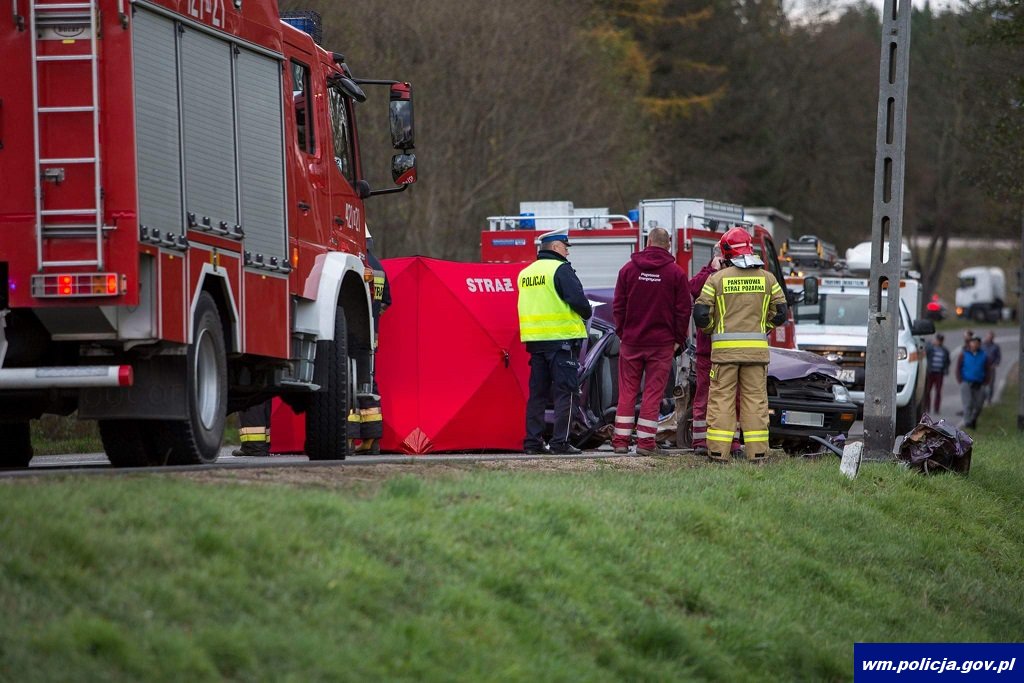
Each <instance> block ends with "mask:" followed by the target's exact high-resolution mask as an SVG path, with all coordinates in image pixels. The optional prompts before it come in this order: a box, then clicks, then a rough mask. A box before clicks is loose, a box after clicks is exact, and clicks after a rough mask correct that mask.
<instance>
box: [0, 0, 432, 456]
mask: <svg viewBox="0 0 1024 683" xmlns="http://www.w3.org/2000/svg"><path fill="white" fill-rule="evenodd" d="M282 19H285V20H287V21H288V22H291V23H295V24H300V25H302V26H304V27H305V28H307V29H308V32H307V31H303V30H299V29H298V28H296V27H295V26H293V25H291V24H290V23H286V22H285V21H283V20H282ZM311 33H312V34H318V33H319V17H318V16H317V15H315V13H309V12H305V13H297V14H296V15H294V16H287V15H286V16H284V17H282V16H281V14H280V13H279V11H278V4H277V1H276V0H245V2H244V3H243V2H242V0H234V2H225V1H224V0H213V1H212V2H211V1H210V0H206V1H201V0H134V1H133V0H72V1H70V2H69V1H68V0H64V1H63V2H61V1H57V2H53V1H43V0H13V16H11V15H8V18H7V20H5V21H4V22H3V23H0V64H2V65H3V78H2V79H0V102H2V106H0V178H3V191H2V193H0V279H2V280H3V281H4V282H5V283H6V284H5V286H4V287H3V288H2V291H0V443H3V444H4V447H3V449H2V451H0V466H24V465H27V464H28V462H29V460H30V459H31V454H32V450H31V443H30V439H29V427H28V425H29V420H31V419H34V418H37V417H39V416H40V415H41V414H43V413H57V414H70V413H72V412H73V411H75V410H77V411H78V416H79V417H80V418H84V419H95V420H98V421H99V430H100V434H101V436H102V439H103V445H104V448H105V449H106V451H107V455H108V456H109V458H110V460H111V462H112V463H113V464H115V465H159V464H182V463H200V462H209V461H212V460H214V459H215V458H216V457H217V453H218V450H219V447H220V443H221V438H222V433H223V429H224V424H225V416H226V414H227V413H228V412H231V411H235V410H239V409H242V408H245V407H247V406H249V405H253V404H255V403H258V402H261V401H263V400H265V399H267V398H268V397H271V396H278V395H279V396H281V397H283V398H284V399H285V400H286V401H288V402H289V403H290V404H291V405H292V406H293V407H295V408H296V409H297V410H300V411H302V412H305V413H306V414H307V430H306V452H307V453H308V454H309V456H310V458H312V459H328V458H342V457H344V456H345V450H346V447H347V442H346V438H345V436H346V435H345V426H346V420H345V416H346V414H347V412H348V406H349V403H350V400H351V398H352V394H353V391H355V390H356V389H358V388H362V387H368V386H371V385H372V367H373V364H372V360H373V359H372V352H371V349H372V348H373V334H374V333H373V325H372V323H371V313H370V311H371V293H370V291H369V289H368V286H367V283H368V280H369V279H371V271H370V270H369V269H368V268H367V265H366V261H365V251H366V247H365V238H364V230H365V211H364V201H365V200H366V199H367V198H368V197H369V196H371V195H373V194H381V193H387V192H398V191H401V190H403V189H405V187H406V186H407V185H408V184H409V183H412V182H414V181H415V179H416V170H415V156H414V155H413V154H412V153H411V150H412V149H413V141H414V136H413V129H412V93H411V88H410V86H409V84H408V83H402V82H398V81H384V80H360V79H356V78H354V77H353V75H352V73H351V71H350V70H349V68H348V67H347V65H346V64H345V58H344V56H342V55H341V54H340V53H337V52H329V51H327V50H325V49H323V48H321V47H320V46H319V45H318V40H315V39H314V35H311ZM318 37H319V36H318V35H317V36H316V38H318ZM370 85H372V86H381V87H383V88H386V89H387V91H388V95H389V98H390V102H389V111H388V112H383V111H382V112H381V113H382V115H383V114H385V113H387V114H389V118H390V128H391V137H392V143H393V145H394V147H395V149H397V150H399V154H396V155H395V156H394V157H393V159H392V177H393V179H394V180H395V183H396V184H395V186H394V187H389V188H381V189H377V190H373V189H371V188H370V185H369V183H368V182H367V181H366V180H365V175H364V169H363V164H362V159H361V157H360V147H359V136H358V131H357V128H356V116H355V115H356V109H357V103H359V102H363V101H364V100H365V99H366V95H365V93H364V91H363V89H362V87H361V86H370Z"/></svg>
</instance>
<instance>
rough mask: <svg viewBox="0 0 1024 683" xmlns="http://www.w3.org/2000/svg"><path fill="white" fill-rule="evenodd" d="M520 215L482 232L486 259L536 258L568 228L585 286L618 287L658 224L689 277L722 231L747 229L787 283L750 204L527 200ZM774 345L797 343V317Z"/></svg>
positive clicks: (778, 331) (496, 219)
mask: <svg viewBox="0 0 1024 683" xmlns="http://www.w3.org/2000/svg"><path fill="white" fill-rule="evenodd" d="M520 208H521V211H520V215H518V216H491V217H489V218H488V224H489V225H488V230H487V231H485V232H483V233H482V234H481V236H480V244H481V257H482V259H483V260H484V261H485V262H488V263H504V262H515V261H532V260H533V259H534V258H536V255H537V245H538V244H539V238H538V236H539V235H540V234H541V233H542V232H545V231H548V230H553V229H556V228H568V229H569V238H570V240H571V241H572V255H571V256H570V261H571V262H572V266H573V268H574V269H575V270H576V273H577V275H579V278H580V281H581V282H582V283H583V287H584V289H587V290H595V289H610V288H614V287H615V280H616V278H617V276H618V273H619V268H621V267H622V266H623V265H624V264H625V263H626V261H628V260H629V256H630V254H632V253H633V252H635V251H637V250H639V249H642V248H643V247H644V243H645V242H646V235H647V233H648V232H649V231H650V230H651V229H652V228H656V227H662V228H665V229H666V230H668V232H669V235H670V236H671V237H672V252H673V253H674V254H675V255H676V261H677V262H678V263H679V266H680V267H681V268H682V269H683V272H685V273H686V274H687V276H688V277H693V276H694V275H696V274H697V272H698V271H699V270H700V269H701V268H703V267H704V266H705V265H707V263H708V262H710V261H711V252H712V250H713V249H714V246H715V244H717V243H718V241H719V240H720V239H721V238H722V233H724V231H725V230H727V229H728V228H730V227H732V226H734V225H742V226H745V227H746V228H747V229H748V230H750V234H751V236H752V237H753V241H754V248H755V249H756V250H757V251H758V254H759V255H760V256H761V258H762V260H763V261H764V263H765V268H766V269H768V270H770V271H771V272H772V273H773V274H774V275H775V278H776V279H777V280H778V281H779V282H785V277H784V276H783V272H782V268H781V267H780V265H779V257H778V253H777V251H776V248H775V243H774V242H773V240H772V236H771V233H770V232H768V230H766V229H764V228H763V227H762V226H760V225H753V224H751V223H749V222H748V221H745V220H744V212H743V207H742V206H740V205H738V204H727V203H724V202H715V201H711V200H707V199H644V200H642V201H641V202H640V204H639V207H638V208H637V210H636V211H635V212H630V214H631V215H625V216H618V215H613V214H608V213H607V210H606V209H575V208H574V207H573V206H572V203H571V202H524V203H523V204H522V205H521V207H520ZM768 339H769V343H770V344H771V345H772V346H776V347H780V348H787V349H793V348H796V341H795V337H794V326H793V320H792V315H791V316H790V319H789V320H788V321H786V324H785V325H782V326H780V327H777V328H775V330H773V331H772V333H771V335H769V338H768Z"/></svg>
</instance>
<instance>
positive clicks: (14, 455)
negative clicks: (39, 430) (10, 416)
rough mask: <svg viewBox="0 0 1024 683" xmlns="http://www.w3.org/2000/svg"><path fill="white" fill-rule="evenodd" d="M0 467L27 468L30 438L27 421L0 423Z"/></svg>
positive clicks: (29, 458) (30, 446)
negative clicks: (1, 445)
mask: <svg viewBox="0 0 1024 683" xmlns="http://www.w3.org/2000/svg"><path fill="white" fill-rule="evenodd" d="M0 444H3V448H0V467H28V463H29V461H30V460H32V437H31V430H30V429H29V425H28V421H25V422H0Z"/></svg>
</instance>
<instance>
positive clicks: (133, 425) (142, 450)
mask: <svg viewBox="0 0 1024 683" xmlns="http://www.w3.org/2000/svg"><path fill="white" fill-rule="evenodd" d="M155 426H156V423H155V422H153V421H152V420H100V421H99V427H100V439H101V440H102V441H103V450H104V451H106V454H107V458H108V459H109V460H110V464H111V465H113V466H114V467H154V466H156V465H162V464H163V462H162V460H161V459H160V458H158V457H157V455H156V454H155V452H154V444H153V439H152V433H153V430H154V428H155Z"/></svg>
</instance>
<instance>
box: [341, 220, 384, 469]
mask: <svg viewBox="0 0 1024 683" xmlns="http://www.w3.org/2000/svg"><path fill="white" fill-rule="evenodd" d="M366 262H367V263H368V264H369V266H370V268H371V269H372V270H373V306H372V311H373V339H374V341H373V344H374V347H373V350H374V353H376V351H377V344H378V342H379V339H380V338H379V337H378V332H379V330H380V316H381V314H382V313H384V311H386V310H388V306H390V305H391V284H390V283H389V282H388V276H387V273H385V272H384V266H383V265H381V262H380V260H379V259H378V258H377V257H376V256H375V255H374V254H373V235H371V234H370V227H369V226H366ZM369 389H370V390H369V391H364V392H360V393H359V394H358V396H356V401H357V402H358V408H359V410H358V413H357V412H355V411H353V412H351V413H349V430H348V438H349V439H350V440H354V439H356V438H358V439H360V443H359V445H358V446H357V447H356V448H355V449H354V452H355V453H358V454H360V455H379V454H380V440H381V439H382V438H383V437H384V418H383V415H382V414H381V410H380V389H379V388H378V387H377V379H376V375H374V380H373V385H372V386H371V387H369Z"/></svg>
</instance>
